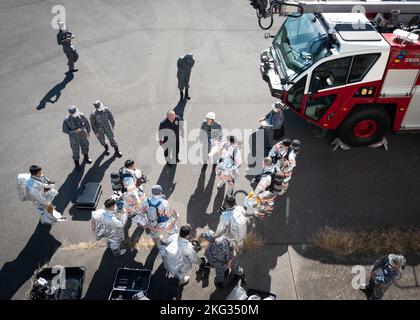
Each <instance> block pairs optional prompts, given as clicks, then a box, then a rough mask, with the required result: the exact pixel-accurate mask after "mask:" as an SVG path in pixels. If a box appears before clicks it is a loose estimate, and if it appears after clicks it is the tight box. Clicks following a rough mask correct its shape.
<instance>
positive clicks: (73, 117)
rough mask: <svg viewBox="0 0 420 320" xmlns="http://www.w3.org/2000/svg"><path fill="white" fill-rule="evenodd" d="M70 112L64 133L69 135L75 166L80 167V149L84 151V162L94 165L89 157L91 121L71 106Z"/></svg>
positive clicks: (66, 119)
mask: <svg viewBox="0 0 420 320" xmlns="http://www.w3.org/2000/svg"><path fill="white" fill-rule="evenodd" d="M68 111H69V113H70V114H69V115H68V116H67V117H66V118H65V119H64V121H63V132H64V133H65V134H68V135H69V139H70V147H71V150H72V152H73V160H74V164H75V165H76V167H79V166H80V163H79V159H80V155H79V147H80V149H81V150H82V154H83V156H84V161H86V162H87V163H92V159H90V158H89V155H88V153H89V135H90V129H91V128H90V124H89V121H88V119H87V118H86V117H85V115H84V114H83V113H81V112H79V110H77V108H76V107H75V106H70V107H69V108H68Z"/></svg>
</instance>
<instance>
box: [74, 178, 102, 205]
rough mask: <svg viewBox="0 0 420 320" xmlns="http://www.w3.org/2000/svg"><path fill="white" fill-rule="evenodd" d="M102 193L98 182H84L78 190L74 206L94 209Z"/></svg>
mask: <svg viewBox="0 0 420 320" xmlns="http://www.w3.org/2000/svg"><path fill="white" fill-rule="evenodd" d="M101 194H102V186H101V184H100V183H98V182H88V183H86V184H85V185H84V186H83V187H82V189H81V190H80V192H79V195H78V196H77V199H76V202H75V203H74V206H75V207H76V208H78V209H90V210H95V209H96V206H97V205H98V202H99V198H100V197H101Z"/></svg>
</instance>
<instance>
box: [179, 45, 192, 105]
mask: <svg viewBox="0 0 420 320" xmlns="http://www.w3.org/2000/svg"><path fill="white" fill-rule="evenodd" d="M194 63H195V60H194V57H193V55H192V53H188V54H186V55H185V56H184V57H183V58H179V59H178V61H177V63H176V65H177V67H178V72H177V75H176V76H177V78H178V89H179V92H180V98H179V101H181V100H183V99H184V97H185V99H187V100H190V99H191V97H190V96H189V94H188V89H189V88H190V76H191V69H192V67H193V66H194ZM184 89H185V96H184V92H183V91H184Z"/></svg>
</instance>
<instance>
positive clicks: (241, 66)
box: [0, 0, 420, 299]
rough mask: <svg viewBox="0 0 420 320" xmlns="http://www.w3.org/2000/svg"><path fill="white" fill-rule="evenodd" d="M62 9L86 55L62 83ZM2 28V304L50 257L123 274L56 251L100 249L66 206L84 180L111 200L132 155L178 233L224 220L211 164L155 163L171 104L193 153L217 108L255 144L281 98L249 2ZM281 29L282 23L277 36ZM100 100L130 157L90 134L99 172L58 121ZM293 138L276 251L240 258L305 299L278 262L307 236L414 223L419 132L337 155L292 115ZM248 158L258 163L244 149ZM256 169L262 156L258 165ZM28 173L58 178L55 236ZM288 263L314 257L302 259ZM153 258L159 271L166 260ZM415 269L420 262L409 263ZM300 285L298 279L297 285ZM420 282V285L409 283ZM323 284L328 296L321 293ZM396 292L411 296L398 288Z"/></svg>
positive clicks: (121, 6) (14, 11) (93, 4)
mask: <svg viewBox="0 0 420 320" xmlns="http://www.w3.org/2000/svg"><path fill="white" fill-rule="evenodd" d="M56 5H63V6H64V8H65V11H66V20H67V25H68V27H69V29H70V31H72V32H73V33H75V34H76V38H75V40H74V44H75V46H76V47H77V49H78V52H79V55H80V58H79V61H78V62H77V64H76V66H77V68H78V69H79V72H77V73H75V74H74V76H70V75H66V74H65V72H66V71H67V65H66V57H65V55H64V53H63V52H62V48H61V47H59V46H58V45H57V43H56V33H57V30H54V29H53V28H52V26H51V20H52V19H53V18H54V16H55V14H53V13H52V12H51V10H52V8H53V7H54V6H56ZM0 21H1V28H0V48H1V49H0V61H2V63H1V64H0V101H1V105H2V106H1V111H2V116H1V117H0V150H1V153H0V163H1V164H0V179H1V181H2V183H1V184H0V200H1V201H0V212H1V223H0V239H1V241H0V266H2V268H1V271H0V280H1V281H0V287H1V288H0V298H2V299H12V298H14V299H21V298H23V297H24V291H25V290H24V288H25V285H27V281H28V280H29V279H30V277H31V275H32V274H33V272H34V271H35V270H36V269H37V268H38V267H39V266H42V265H43V264H44V263H47V262H48V261H50V260H51V259H56V260H57V261H65V262H66V263H69V264H71V263H73V264H78V263H82V261H85V262H83V263H86V264H88V265H90V266H91V269H89V274H91V275H93V274H94V273H95V272H97V270H99V271H100V270H102V269H104V268H105V269H106V266H107V263H109V264H110V266H111V267H110V269H108V270H111V271H115V270H116V268H118V267H120V266H121V265H124V263H123V262H115V261H114V260H112V259H110V257H108V254H107V253H105V254H104V253H103V250H102V251H101V250H99V251H98V250H92V252H91V253H89V251H83V252H81V253H80V254H79V255H78V253H77V252H72V254H68V256H67V257H66V255H65V254H63V251H62V250H61V249H60V247H62V246H63V244H66V243H80V242H89V241H93V240H94V236H93V234H92V232H91V230H90V224H89V222H88V221H89V219H90V212H89V211H80V210H76V209H74V208H73V206H72V201H73V200H74V199H75V196H76V195H77V193H78V190H79V188H80V186H82V185H83V184H84V183H85V182H89V181H98V182H101V183H102V186H103V188H104V194H103V196H102V198H101V202H103V201H104V200H105V199H106V197H107V196H108V195H111V194H112V191H111V184H110V177H109V175H110V173H111V172H113V171H116V170H118V168H119V167H121V166H122V165H123V162H124V160H125V159H128V158H131V159H134V160H135V161H136V163H137V165H138V166H139V167H140V168H141V169H142V170H144V172H145V173H146V174H147V175H148V176H149V178H150V180H151V181H150V183H149V184H147V185H146V186H145V188H146V191H147V189H149V188H150V187H151V186H152V185H153V184H154V183H156V182H159V183H160V184H162V185H163V188H164V193H165V194H166V195H167V197H169V201H170V202H171V203H172V205H173V206H174V207H175V208H176V210H177V212H178V213H179V214H180V224H183V223H190V224H191V225H192V227H193V228H194V230H196V231H197V232H199V231H200V230H202V229H203V228H205V227H207V226H210V227H212V228H214V227H215V226H216V225H217V220H218V216H217V215H216V211H217V209H218V208H219V207H220V204H221V201H222V199H223V190H222V191H220V192H217V189H216V184H217V179H215V177H214V175H212V174H211V172H210V171H211V170H210V168H208V169H207V170H205V171H204V170H202V167H201V165H199V164H192V163H191V162H192V161H193V158H194V157H193V155H194V154H193V152H191V153H190V154H189V155H188V157H187V156H185V155H184V157H183V158H182V160H183V161H182V163H180V164H178V165H177V166H176V167H172V168H168V167H167V166H164V165H162V164H160V163H158V162H157V157H159V156H161V152H160V150H159V148H158V143H157V141H156V138H157V128H158V125H159V122H160V121H161V120H162V119H163V118H164V117H165V115H166V112H167V110H168V109H173V108H175V109H176V111H177V113H178V114H181V115H182V116H183V118H184V120H185V121H186V125H187V127H188V131H187V137H188V138H189V140H191V141H189V143H188V145H189V146H190V148H191V147H193V145H194V141H193V140H194V132H195V130H196V129H197V128H199V126H200V124H201V121H203V120H204V118H205V115H206V113H207V112H209V111H213V112H215V113H216V115H217V120H218V121H220V122H221V124H222V126H223V127H224V128H226V129H229V130H233V129H235V130H237V131H236V132H238V134H241V135H242V137H243V140H244V144H246V142H247V141H249V133H251V132H254V131H255V130H256V129H257V128H258V123H257V119H259V118H260V117H261V116H263V115H264V114H265V113H267V112H268V111H269V109H270V107H271V104H272V103H273V102H274V98H272V97H271V96H270V94H269V90H268V86H267V84H266V83H265V82H264V81H263V80H262V78H261V75H260V73H259V69H258V67H259V53H260V51H261V50H263V49H265V48H267V47H268V46H269V45H270V42H269V41H268V40H265V39H264V31H262V30H260V29H259V27H258V25H257V20H256V17H255V12H254V10H253V9H252V8H251V7H250V6H249V5H248V3H247V2H242V1H225V0H214V1H205V0H179V1H178V0H177V1H172V0H162V1H134V0H121V1H117V2H115V1H110V0H102V1H100V0H92V1H88V2H86V1H81V0H73V1H27V0H16V1H2V2H1V4H0ZM279 23H280V20H279V19H276V22H275V25H274V27H273V29H272V31H273V32H275V31H276V30H277V28H278V27H279ZM188 52H192V53H194V57H195V59H196V64H195V66H194V68H193V71H192V75H191V89H190V94H191V96H192V99H191V100H189V101H188V102H186V103H179V102H178V99H179V92H178V89H177V78H176V61H177V59H178V57H180V56H183V55H184V54H186V53H188ZM98 99H100V100H102V101H103V103H104V104H105V105H106V106H108V107H109V108H111V110H112V111H113V113H114V116H115V120H116V129H115V137H116V139H117V141H118V143H119V145H120V150H121V151H122V152H123V154H124V156H123V158H122V159H118V158H113V157H110V156H105V155H104V154H103V148H102V147H101V146H100V144H99V142H98V141H97V139H96V138H95V137H94V136H93V135H92V136H91V138H90V147H91V151H90V156H91V158H92V159H93V161H94V163H93V164H91V165H85V166H83V167H82V169H80V170H74V167H73V161H72V159H71V150H70V146H69V141H68V137H67V136H66V135H65V134H63V133H62V131H61V126H62V121H63V119H64V117H65V116H66V115H67V107H68V105H70V104H74V105H76V106H77V107H78V108H79V109H80V110H81V111H82V112H83V113H85V114H86V115H88V114H89V113H90V112H91V111H92V109H93V105H92V103H93V101H95V100H98ZM286 135H287V136H289V137H293V138H297V139H299V140H301V141H302V151H301V152H300V154H299V158H298V165H297V168H296V170H295V173H294V176H293V179H292V181H291V184H290V187H289V191H288V192H287V194H286V195H285V196H284V197H283V198H282V199H281V200H280V201H279V202H278V204H277V206H276V211H275V214H273V216H272V217H271V218H270V220H265V221H264V222H262V223H260V224H258V226H257V232H258V234H260V235H261V236H262V237H263V239H264V241H265V244H266V245H267V248H270V250H266V251H264V253H261V254H260V256H259V259H251V258H250V259H248V260H246V261H245V260H244V264H245V265H246V266H247V268H248V270H255V269H258V268H260V266H264V267H262V268H260V271H261V272H262V273H264V277H265V278H263V279H265V280H264V281H263V282H264V285H263V287H264V288H263V289H264V290H274V291H276V290H277V289H275V288H280V287H282V288H294V289H293V290H294V291H288V293H284V294H283V293H282V292H283V291H281V294H280V295H283V296H287V297H290V298H293V297H295V298H299V296H298V295H299V294H295V293H294V292H297V291H296V283H298V281H297V280H296V279H295V278H294V277H292V278H290V275H291V273H290V272H291V271H290V272H289V273H288V276H287V277H283V275H284V272H285V271H284V268H282V266H285V268H286V267H287V268H290V266H291V265H292V264H293V263H292V262H289V264H284V263H286V262H284V261H283V260H282V259H285V258H286V257H288V256H289V253H288V252H289V251H290V250H289V247H288V246H290V245H306V244H308V243H310V242H311V236H312V235H313V233H314V232H316V231H317V230H319V228H322V227H323V226H325V225H331V226H342V227H350V228H367V227H379V226H401V227H405V226H411V227H420V217H419V209H418V208H419V207H420V194H419V192H418V190H419V189H420V179H419V177H420V143H419V141H420V140H419V135H418V134H398V135H396V134H390V135H389V136H388V140H389V146H390V149H389V151H385V150H384V149H372V148H354V149H351V150H349V151H342V150H338V151H336V152H333V151H331V149H330V148H329V145H328V144H329V142H330V141H331V140H332V139H333V138H334V136H333V135H331V134H327V135H326V136H324V137H318V135H317V133H316V132H315V130H314V128H313V127H312V126H311V125H309V124H308V123H306V122H305V121H304V120H303V119H301V118H299V117H297V116H296V115H295V114H293V112H292V111H287V112H286ZM188 150H191V149H188ZM244 156H245V157H244V158H246V159H248V158H250V154H249V152H248V153H247V152H245V153H244ZM260 160H261V155H259V157H257V160H255V161H256V162H257V163H259V162H260ZM31 164H40V165H41V166H42V167H43V168H44V173H45V174H46V175H47V176H48V177H50V178H52V179H53V180H55V181H56V184H57V186H58V187H59V191H60V195H59V196H58V198H57V199H56V201H55V204H56V206H57V209H59V211H63V212H64V213H65V214H66V216H68V219H69V221H68V222H66V223H61V224H57V225H55V226H54V227H53V228H52V229H51V230H48V228H44V227H42V226H40V225H38V218H39V216H38V213H37V211H36V209H34V208H33V207H32V206H31V204H30V203H28V202H21V201H19V199H18V197H17V193H16V175H17V174H18V173H21V172H26V171H27V170H28V168H29V166H30V165H31ZM251 165H252V164H251ZM241 170H242V177H241V178H240V179H238V182H237V188H238V189H239V190H243V191H246V192H247V191H250V190H251V189H250V185H249V181H248V180H247V179H246V178H245V175H247V174H249V173H250V172H249V171H247V170H248V164H244V166H243V167H242V169H241ZM150 254H152V256H153V253H150V252H148V251H145V252H139V253H138V256H137V257H131V256H130V257H127V258H126V259H131V258H133V259H132V261H137V262H136V265H140V264H141V265H145V264H146V262H147V261H146V260H147V257H148V256H149V255H150ZM293 254H294V256H296V257H299V256H300V257H302V259H309V260H313V261H316V258H315V257H312V256H311V255H307V253H306V251H305V250H297V251H294V253H293ZM154 259H156V261H158V262H159V259H160V258H159V257H157V258H156V257H155V258H154ZM288 259H289V258H288ZM110 260H112V261H114V262H112V261H110ZM149 260H150V259H149ZM52 261H54V260H52ZM107 261H108V262H107ZM282 261H283V262H282ZM158 262H155V264H156V265H154V266H153V268H154V270H159V272H158V273H156V275H155V278H156V279H160V276H159V275H161V276H162V277H164V270H163V271H162V268H163V266H161V265H160V264H158ZM325 263H326V264H327V265H328V264H335V263H336V262H334V261H331V262H328V261H327V262H325ZM351 263H355V261H352V262H351ZM365 263H366V262H365ZM417 264H418V261H417V260H416V261H415V262H414V263H412V265H414V266H416V265H417ZM100 266H101V268H99V267H100ZM92 268H93V269H92ZM95 268H99V269H95ZM159 268H160V269H159ZM321 269H322V268H320V270H321ZM111 271H109V273H112V272H111ZM414 274H415V272H414ZM92 277H93V276H92ZM92 277H91V278H89V279H92ZM414 278H415V277H414ZM289 279H291V280H290V281H289ZM89 281H90V280H87V282H86V288H89V287H90V286H89ZM156 281H157V283H158V280H156ZM156 281H155V282H156ZM413 281H414V280H413ZM99 282H100V281H99ZM210 282H212V280H211V281H210ZM255 282H256V284H255V285H256V286H257V285H258V281H257V280H256V281H255ZM284 283H287V284H285V285H284ZM304 284H305V282H304V281H303V282H300V284H298V285H297V286H298V287H297V288H298V289H297V290H299V288H302V287H304ZM414 286H415V287H416V286H417V289H418V287H419V284H418V283H417V282H416V281H415V284H414ZM274 287H275V288H274ZM92 288H95V287H92ZM188 288H191V289H188ZM319 288H320V289H319V290H320V292H322V285H320V287H319ZM92 290H93V289H91V291H90V294H89V295H88V297H90V298H95V292H96V294H98V295H99V296H100V297H102V298H103V297H104V295H106V294H105V293H104V292H100V291H101V290H102V289H101V288H98V289H96V290H93V291H92ZM103 290H105V289H103ZM188 290H190V291H188ZM279 290H280V289H279ZM281 290H283V289H281ZM291 290H292V289H291ZM105 291H106V290H105ZM197 292H201V295H199V297H201V298H220V297H219V296H217V294H216V296H214V295H213V296H212V295H211V294H212V292H211V290H210V291H209V292H208V291H200V286H198V285H197V284H196V283H195V284H192V285H191V286H190V287H188V286H187V287H186V288H185V289H184V295H183V298H194V297H197V295H195V294H196V293H197ZM402 292H404V291H402ZM204 293H205V296H203V294H204ZM207 293H208V295H207ZM300 297H301V298H308V299H309V298H313V296H311V295H304V294H301V295H300ZM322 297H326V298H333V297H334V295H331V296H328V295H327V296H325V295H324V296H322ZM337 297H338V296H337ZM339 297H347V298H354V297H353V296H351V295H347V296H346V295H342V296H339ZM399 297H402V298H404V293H401V295H399Z"/></svg>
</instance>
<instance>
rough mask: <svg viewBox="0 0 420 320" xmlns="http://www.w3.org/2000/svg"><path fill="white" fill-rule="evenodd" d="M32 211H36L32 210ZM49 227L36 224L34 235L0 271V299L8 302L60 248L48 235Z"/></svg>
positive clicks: (58, 243) (59, 244) (57, 242)
mask: <svg viewBox="0 0 420 320" xmlns="http://www.w3.org/2000/svg"><path fill="white" fill-rule="evenodd" d="M34 210H36V209H35V208H34ZM50 230H51V227H50V226H45V225H43V224H41V223H38V225H37V227H36V229H35V231H34V233H33V234H32V236H31V238H30V239H29V240H28V242H27V244H26V246H25V247H24V248H23V249H22V251H21V252H20V253H19V255H18V256H17V257H16V259H15V260H13V261H9V262H6V263H5V264H4V265H3V267H2V269H1V270H0V284H1V285H0V299H1V300H10V299H12V297H13V295H14V294H15V293H16V292H17V291H18V290H19V288H20V287H21V286H22V285H23V284H24V283H25V282H26V281H28V280H29V279H30V278H31V277H32V276H33V275H34V272H35V271H36V270H37V269H38V268H40V267H42V266H43V265H44V264H46V263H48V262H49V261H50V260H51V257H52V256H53V255H54V253H55V252H56V250H57V249H58V248H59V247H60V246H61V242H59V241H57V240H56V239H55V238H54V237H53V236H52V235H51V234H50Z"/></svg>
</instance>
